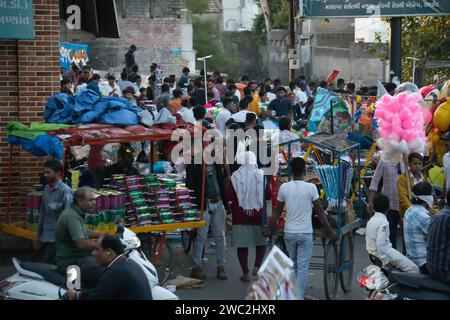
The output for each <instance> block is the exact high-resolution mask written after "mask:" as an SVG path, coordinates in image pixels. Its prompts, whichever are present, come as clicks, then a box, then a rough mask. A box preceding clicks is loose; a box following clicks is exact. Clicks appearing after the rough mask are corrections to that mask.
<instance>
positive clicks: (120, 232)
mask: <svg viewBox="0 0 450 320" xmlns="http://www.w3.org/2000/svg"><path fill="white" fill-rule="evenodd" d="M124 231H125V227H124V226H123V224H119V225H118V226H117V231H116V234H119V235H120V237H121V238H122V237H123V233H124Z"/></svg>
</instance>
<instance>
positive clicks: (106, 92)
mask: <svg viewBox="0 0 450 320" xmlns="http://www.w3.org/2000/svg"><path fill="white" fill-rule="evenodd" d="M107 79H108V82H107V83H102V84H101V86H100V91H101V92H102V95H103V96H104V97H121V96H122V92H121V91H120V87H119V86H118V85H117V84H116V77H114V76H113V75H109V76H108V78H107Z"/></svg>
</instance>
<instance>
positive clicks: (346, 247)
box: [339, 232, 353, 292]
mask: <svg viewBox="0 0 450 320" xmlns="http://www.w3.org/2000/svg"><path fill="white" fill-rule="evenodd" d="M339 251H340V252H339V253H340V260H341V261H340V265H341V266H342V267H344V266H348V269H346V270H344V271H342V272H341V273H340V274H339V279H340V281H341V288H342V291H344V292H349V291H350V289H351V287H352V282H353V234H352V233H351V232H349V233H346V234H344V235H343V236H342V237H341V245H340V248H339Z"/></svg>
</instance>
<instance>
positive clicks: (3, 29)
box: [0, 0, 35, 40]
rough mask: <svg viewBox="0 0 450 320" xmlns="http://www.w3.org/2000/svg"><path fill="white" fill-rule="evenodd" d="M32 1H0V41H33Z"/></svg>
mask: <svg viewBox="0 0 450 320" xmlns="http://www.w3.org/2000/svg"><path fill="white" fill-rule="evenodd" d="M34 38H35V33H34V16H33V1H32V0H0V39H27V40H33V39H34Z"/></svg>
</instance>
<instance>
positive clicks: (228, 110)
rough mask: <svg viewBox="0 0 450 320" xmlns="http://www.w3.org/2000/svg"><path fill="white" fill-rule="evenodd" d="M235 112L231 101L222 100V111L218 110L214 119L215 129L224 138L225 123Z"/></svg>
mask: <svg viewBox="0 0 450 320" xmlns="http://www.w3.org/2000/svg"><path fill="white" fill-rule="evenodd" d="M234 111H235V107H234V104H233V99H230V98H225V99H224V100H223V109H222V110H220V112H219V115H218V116H217V119H216V128H217V129H218V130H219V131H220V132H221V133H222V135H223V136H224V137H225V135H226V130H227V125H226V123H227V121H228V120H230V119H231V116H232V114H233V112H234Z"/></svg>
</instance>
